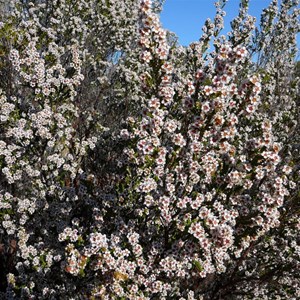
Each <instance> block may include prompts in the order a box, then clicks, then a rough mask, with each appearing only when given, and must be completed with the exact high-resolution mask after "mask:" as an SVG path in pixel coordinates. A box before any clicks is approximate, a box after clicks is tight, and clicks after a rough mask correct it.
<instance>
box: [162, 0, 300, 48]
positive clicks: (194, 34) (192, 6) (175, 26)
mask: <svg viewBox="0 0 300 300" xmlns="http://www.w3.org/2000/svg"><path fill="white" fill-rule="evenodd" d="M270 1H271V0H250V5H249V13H250V14H251V15H252V16H255V17H256V19H257V22H258V23H259V20H260V13H261V12H262V10H263V9H264V8H266V7H267V6H268V5H269V3H270ZM214 2H215V1H214V0H165V4H164V7H163V11H162V13H161V22H162V25H163V27H164V28H166V29H169V30H170V31H173V32H174V33H175V34H176V35H177V36H178V37H179V43H180V44H181V45H184V46H186V45H188V44H190V43H191V42H193V41H197V40H198V39H199V37H200V36H201V34H202V30H201V28H202V26H203V25H204V22H205V20H206V19H207V18H211V19H213V18H214V15H215V6H214ZM239 3H240V0H228V2H227V3H226V6H225V11H226V17H225V29H224V31H223V32H222V33H224V34H226V33H227V32H228V31H230V21H231V20H232V19H233V18H234V17H236V16H237V14H238V9H239ZM298 45H299V36H298Z"/></svg>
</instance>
